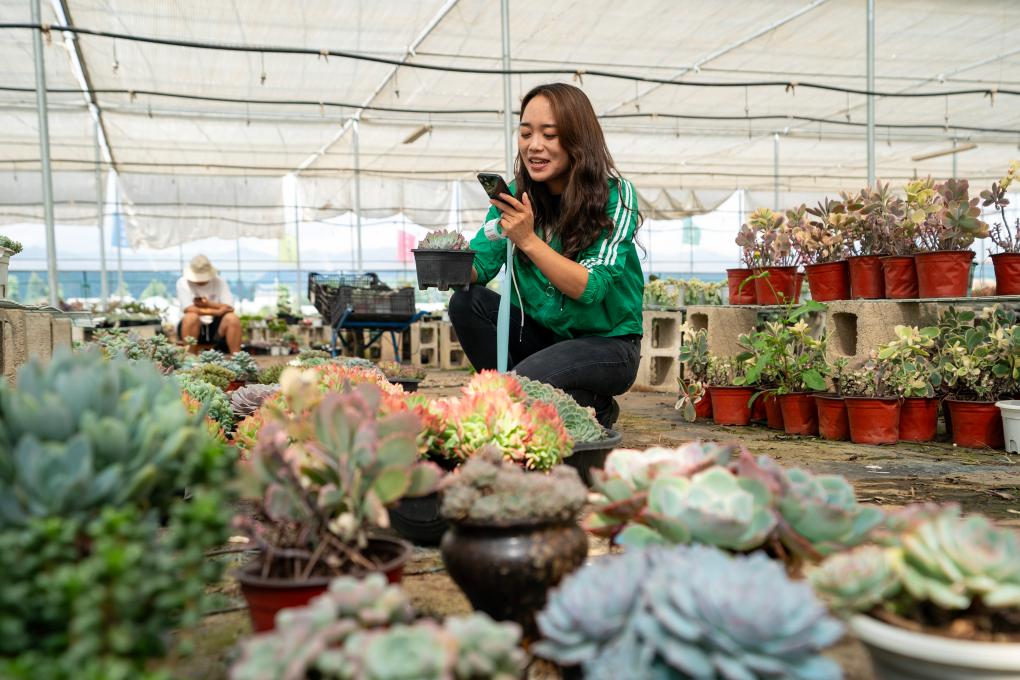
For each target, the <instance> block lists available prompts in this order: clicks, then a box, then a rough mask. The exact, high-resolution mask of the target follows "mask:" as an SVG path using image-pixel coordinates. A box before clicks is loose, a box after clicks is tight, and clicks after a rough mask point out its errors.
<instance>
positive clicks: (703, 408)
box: [694, 394, 712, 420]
mask: <svg viewBox="0 0 1020 680" xmlns="http://www.w3.org/2000/svg"><path fill="white" fill-rule="evenodd" d="M694 415H695V417H696V418H697V419H699V420H704V419H706V418H711V417H712V397H711V396H709V395H707V394H706V395H705V396H703V397H702V398H701V401H699V402H698V403H697V404H695V405H694Z"/></svg>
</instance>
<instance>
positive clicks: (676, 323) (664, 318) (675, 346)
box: [642, 311, 683, 354]
mask: <svg viewBox="0 0 1020 680" xmlns="http://www.w3.org/2000/svg"><path fill="white" fill-rule="evenodd" d="M682 323H683V322H682V320H681V318H680V312H652V311H646V312H644V319H643V322H642V327H643V337H642V345H646V346H647V347H648V349H652V350H667V351H670V352H672V353H673V354H676V353H677V352H679V351H680V325H681V324H682ZM642 349H643V348H642Z"/></svg>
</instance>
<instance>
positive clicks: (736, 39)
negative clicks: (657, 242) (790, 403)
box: [0, 0, 1020, 245]
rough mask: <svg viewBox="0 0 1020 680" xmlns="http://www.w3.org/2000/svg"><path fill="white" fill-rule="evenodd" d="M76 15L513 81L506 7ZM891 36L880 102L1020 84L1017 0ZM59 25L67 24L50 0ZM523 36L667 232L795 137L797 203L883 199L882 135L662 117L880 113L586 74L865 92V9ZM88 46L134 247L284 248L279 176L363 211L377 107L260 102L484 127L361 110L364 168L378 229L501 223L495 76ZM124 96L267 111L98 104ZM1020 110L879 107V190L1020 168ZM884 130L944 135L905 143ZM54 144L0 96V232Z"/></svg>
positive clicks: (987, 101)
mask: <svg viewBox="0 0 1020 680" xmlns="http://www.w3.org/2000/svg"><path fill="white" fill-rule="evenodd" d="M67 6H68V8H69V10H70V16H71V20H72V21H73V23H74V24H75V25H76V26H78V27H82V28H88V29H95V30H103V31H111V32H119V33H126V34H132V35H141V36H150V37H162V38H175V39H185V40H192V41H199V42H213V43H219V44H245V45H277V46H298V47H309V48H313V49H320V48H332V49H342V50H349V51H353V52H359V53H364V54H371V55H378V56H384V57H388V58H393V59H401V58H405V57H406V58H407V61H408V62H409V63H410V64H414V63H426V64H435V65H440V66H456V67H464V66H468V67H474V68H482V69H498V68H499V67H500V57H501V43H500V15H499V12H500V3H499V2H497V1H496V0H390V1H389V2H368V1H357V0H342V1H337V0H302V2H300V3H281V2H278V1H276V0H245V2H240V3H238V2H232V3H227V2H208V1H207V0H175V1H173V2H163V3H152V2H149V1H147V0H67ZM877 18H878V21H877V27H876V33H877V45H878V48H877V56H876V80H875V87H876V89H877V90H879V91H896V92H898V91H914V92H916V91H944V90H953V89H965V88H970V87H981V88H983V87H990V86H997V87H1000V88H1013V89H1020V82H1017V81H1020V3H1018V2H1006V1H1003V0H977V1H974V2H968V3H960V2H956V1H953V0H898V1H897V2H891V1H889V0H885V1H883V2H879V3H877ZM0 21H2V22H27V21H29V9H28V3H27V2H24V0H0ZM43 22H44V23H57V19H56V15H55V14H54V10H53V7H52V4H51V2H48V1H46V0H44V2H43ZM433 24H434V25H433ZM430 25H433V26H432V28H431V30H427V28H428V27H429V26H430ZM0 34H2V40H0V87H6V88H11V87H21V88H29V89H31V88H33V87H34V71H33V60H32V51H31V34H30V32H29V31H28V30H4V31H0ZM510 34H511V38H512V49H511V52H512V58H513V67H514V68H566V69H568V70H570V71H581V72H582V73H581V74H580V75H577V76H575V77H571V76H569V75H561V76H550V75H515V76H514V77H513V94H514V97H515V98H519V97H520V96H521V95H522V94H523V93H524V92H525V91H527V89H529V88H530V87H532V86H533V85H535V84H537V83H540V82H548V81H550V80H563V81H567V82H574V83H575V84H578V85H580V86H582V87H583V88H584V89H585V91H586V92H587V93H588V95H589V97H590V98H591V99H592V101H593V103H594V105H595V108H596V111H598V112H599V113H601V114H609V115H610V116H617V117H615V118H614V117H607V118H603V127H604V129H605V131H606V134H607V139H608V141H609V144H610V147H611V150H612V152H613V154H614V157H615V159H616V161H617V164H618V166H619V167H620V169H621V171H622V172H623V174H624V175H626V176H627V177H629V178H630V179H632V180H634V182H635V183H636V184H637V186H638V188H639V191H640V196H641V198H642V204H643V205H642V207H643V208H644V209H645V210H646V211H652V209H653V208H654V213H655V214H656V216H659V217H675V216H680V215H685V214H690V213H691V212H699V211H703V210H708V209H711V208H712V207H714V206H716V205H718V204H719V203H720V202H721V201H722V200H724V199H725V197H726V196H727V195H729V194H730V193H731V192H732V191H733V190H734V189H736V188H744V189H747V190H749V191H750V194H749V195H750V196H751V197H753V199H754V200H755V201H756V202H761V203H763V204H771V203H772V191H773V151H774V147H773V134H774V133H776V132H779V133H780V141H779V149H780V152H779V154H780V155H779V158H780V182H779V184H780V190H781V192H782V194H783V196H782V197H781V199H780V201H781V203H783V204H784V205H785V204H787V203H792V202H793V201H794V200H796V201H798V202H799V201H800V200H814V199H816V198H820V197H821V195H823V194H824V193H834V192H836V191H839V190H844V189H856V188H859V187H861V186H863V185H864V183H865V181H866V152H865V144H864V139H865V129H864V127H862V126H858V127H848V126H841V125H834V124H822V123H805V122H798V121H794V120H790V119H785V118H781V119H778V120H775V119H774V120H767V121H751V122H749V121H747V120H736V121H725V120H696V119H685V120H676V119H669V118H667V117H665V114H684V115H692V116H706V115H707V116H718V115H731V116H738V117H739V116H744V115H745V113H746V114H749V115H752V116H758V115H776V116H787V115H800V116H812V117H819V118H825V119H834V120H844V121H845V120H847V119H848V118H849V120H850V121H852V122H855V123H863V122H864V121H865V101H866V98H865V97H864V96H862V95H856V94H851V95H847V94H845V93H839V92H824V91H819V90H810V89H806V88H804V87H801V86H798V87H795V88H793V90H792V92H791V91H787V90H786V89H785V88H783V87H770V88H744V87H737V88H705V87H675V86H671V85H660V86H655V85H651V84H646V83H634V82H632V81H627V80H616V79H608V78H604V77H598V76H594V75H590V74H588V75H585V74H584V73H583V71H585V70H593V69H604V70H612V71H616V72H625V73H630V74H637V75H644V76H654V77H659V78H662V77H668V78H675V79H680V80H682V81H684V82H690V83H698V82H708V81H712V82H720V81H730V82H733V81H740V82H743V81H754V80H790V81H796V82H798V83H804V82H807V81H811V82H823V83H827V84H832V85H839V86H845V87H853V88H864V86H865V78H864V71H865V47H866V46H865V16H864V3H863V2H861V1H859V0H828V1H826V0H772V1H771V2H754V3H748V2H737V1H736V0H728V1H727V2H713V3H709V2H699V1H697V0H658V1H657V0H636V1H633V2H626V3H625V2H619V1H618V0H614V1H610V0H584V1H583V2H582V1H580V0H513V1H512V2H511V27H510ZM422 35H424V38H423V39H422V40H421V42H420V44H417V46H416V47H415V51H414V54H413V55H408V48H409V46H411V45H412V44H413V43H414V42H415V41H416V39H418V38H419V37H421V36H422ZM52 38H53V39H52V42H50V43H48V46H47V49H46V71H47V86H48V88H49V89H51V90H53V89H70V90H75V89H76V88H77V81H76V79H75V77H74V75H73V71H72V68H71V60H70V58H69V57H70V55H69V53H68V51H67V49H66V48H65V47H64V43H63V40H61V39H60V36H59V35H57V34H53V36H52ZM79 44H80V47H81V51H82V53H83V56H84V62H85V65H86V68H87V69H88V71H89V75H90V77H91V80H92V84H93V86H94V87H95V88H96V89H97V90H98V91H99V94H98V95H97V99H98V103H99V107H100V109H101V110H102V118H103V121H104V125H105V129H106V132H107V134H108V141H109V146H110V148H111V150H112V154H113V159H114V162H115V167H116V169H117V171H118V173H119V176H120V179H121V186H122V191H123V197H124V201H125V203H127V204H128V205H130V206H131V208H132V220H131V224H132V240H133V241H135V242H136V243H138V242H145V243H147V244H149V245H157V244H158V245H172V244H173V243H176V242H180V241H182V240H188V239H189V238H197V237H198V236H199V235H206V236H208V235H221V236H225V237H233V236H236V235H247V236H265V237H276V236H278V235H280V234H281V233H282V230H283V225H284V224H285V223H286V222H287V221H288V219H290V217H289V216H288V214H289V212H288V211H290V210H292V209H293V208H292V207H289V206H288V203H293V199H288V198H287V197H285V196H284V194H283V191H282V190H281V189H280V184H279V182H278V180H279V178H280V177H282V176H283V175H284V174H286V173H288V172H291V171H293V170H294V169H296V168H298V167H299V166H301V167H303V170H302V172H301V173H300V175H299V182H298V186H299V192H300V196H299V199H298V203H299V204H300V205H299V207H300V214H301V216H302V217H303V219H306V220H318V219H325V218H327V217H330V216H334V215H337V214H340V213H343V212H346V211H349V210H351V209H353V206H354V196H353V190H352V186H351V185H352V182H351V179H350V178H351V176H352V172H353V166H354V160H353V149H352V138H353V135H352V132H351V130H350V129H349V127H350V126H347V127H345V125H344V123H345V121H346V120H347V119H348V118H349V116H350V115H352V114H353V113H354V112H355V111H356V110H357V109H355V108H337V107H330V106H317V105H315V106H303V105H297V104H278V103H277V104H273V105H264V104H259V103H257V102H256V101H255V100H259V99H271V100H306V101H310V102H345V103H350V104H354V105H357V104H363V103H366V102H368V103H371V105H373V106H376V107H392V108H396V109H407V108H417V109H447V110H449V109H471V110H481V111H483V112H474V113H457V114H438V113H432V114H427V113H407V112H381V111H371V110H366V111H364V112H363V114H362V116H361V125H360V167H361V170H362V182H361V185H362V194H361V206H362V210H363V213H364V214H365V215H366V216H381V215H384V214H387V213H389V214H392V213H394V212H396V211H398V210H400V209H403V210H404V211H405V212H406V213H407V214H408V215H409V216H411V217H412V219H414V220H415V221H418V222H419V223H421V224H445V223H446V218H447V213H446V212H445V211H446V210H447V209H448V206H449V205H450V201H451V200H452V198H453V196H454V195H457V196H459V198H460V200H459V203H458V208H459V210H460V216H461V218H462V220H463V221H464V222H465V224H467V223H470V222H472V221H474V220H476V219H477V216H478V215H479V214H480V211H481V210H483V209H484V208H485V207H486V204H485V201H484V197H483V196H482V194H481V192H480V191H479V190H478V188H477V187H476V186H475V184H474V181H473V176H474V174H475V173H476V172H478V171H481V170H491V171H503V170H504V169H505V162H504V159H503V123H502V118H501V114H500V113H498V111H499V110H500V109H501V108H502V84H501V76H500V75H498V74H489V73H486V74H465V73H451V72H444V71H432V70H421V69H415V68H410V67H409V66H403V67H401V68H399V69H397V70H396V73H395V74H394V68H393V67H392V66H391V65H389V64H377V63H369V62H365V61H355V60H351V59H346V58H341V57H328V58H325V57H322V56H318V55H314V54H313V55H283V54H266V53H242V52H226V51H212V50H204V49H193V48H184V47H177V46H167V45H154V44H147V43H141V42H132V41H128V40H123V39H120V40H113V39H110V38H105V37H95V36H87V35H82V36H79ZM695 65H697V66H698V68H696V69H695V68H692V67H693V66H695ZM263 75H264V76H265V79H264V82H263ZM110 89H112V90H131V91H136V92H137V91H140V90H148V91H160V92H166V93H179V94H187V95H200V96H214V97H226V98H236V99H242V100H245V101H246V102H248V103H232V102H212V101H194V100H186V99H175V98H168V97H155V96H149V95H144V94H138V95H136V96H131V95H128V94H115V93H103V92H102V91H103V90H110ZM49 103H50V116H49V121H50V135H51V155H52V158H53V167H54V171H55V175H54V189H55V194H56V201H57V219H58V221H66V222H71V223H73V222H74V220H76V219H77V220H83V219H85V216H86V215H87V214H88V210H86V209H85V208H84V207H83V206H82V205H81V202H82V201H88V200H89V197H90V196H91V197H94V196H95V194H96V190H95V186H94V182H95V179H94V177H95V175H94V174H93V173H92V172H90V171H91V170H92V164H93V162H94V154H95V149H94V137H93V134H94V132H93V123H92V120H91V118H90V116H89V114H88V112H87V110H86V106H85V99H84V97H83V95H82V94H81V93H80V92H74V91H73V92H69V93H52V92H51V94H50V95H49ZM1018 104H1020V97H1011V96H1006V95H999V96H998V97H995V98H990V97H987V96H982V95H980V94H975V95H968V96H963V97H951V98H946V97H935V98H913V99H898V98H897V99H879V100H878V101H877V103H876V118H877V121H878V123H879V128H878V132H877V143H876V163H877V168H878V176H879V178H880V179H886V180H891V181H893V182H895V183H897V184H898V183H900V182H902V180H904V179H906V178H908V177H910V176H912V175H913V174H914V173H915V172H916V173H917V174H919V175H925V174H933V175H936V176H946V175H948V174H949V171H950V168H951V163H952V161H951V158H950V157H949V156H944V157H941V158H936V159H932V160H928V161H921V162H914V161H911V160H910V158H911V156H914V155H917V154H922V153H926V152H932V151H938V150H942V149H945V148H947V147H949V146H950V139H951V138H953V137H957V138H958V139H959V140H960V142H962V143H966V142H974V143H977V144H978V148H977V149H974V150H971V151H967V152H964V153H961V154H959V156H958V163H959V166H958V167H959V170H958V174H959V175H960V176H964V177H971V178H972V179H974V180H977V181H978V182H979V183H984V181H987V180H991V179H992V178H996V177H998V176H1000V175H1001V174H1002V173H1003V171H1004V169H1005V167H1006V163H1007V162H1008V160H1009V159H1010V158H1011V157H1017V156H1018V155H1020V152H1018V150H1017V149H1018V145H1020V105H1018ZM650 114H661V115H658V116H652V115H650ZM947 121H948V124H949V126H972V127H974V126H976V127H982V128H993V129H1000V130H1007V131H1009V132H965V131H960V130H956V129H954V128H952V127H950V128H948V129H945V128H944V126H945V125H946V124H947ZM883 124H925V125H930V126H932V127H931V128H926V129H922V130H916V129H909V130H908V129H888V128H883V127H882V125H883ZM423 125H428V126H431V128H432V129H431V132H429V133H428V134H425V135H424V136H422V137H421V138H420V139H418V140H417V141H415V142H413V143H410V144H403V143H402V142H403V140H404V139H406V138H407V137H408V136H409V135H410V134H411V133H413V132H414V131H415V130H417V129H419V128H420V127H421V126H423ZM36 128H37V119H36V112H35V96H34V92H31V91H28V92H11V91H0V199H2V201H3V204H4V206H6V207H4V208H3V209H2V212H3V213H5V214H3V215H2V216H0V223H3V222H11V221H24V219H23V217H13V216H12V215H18V216H23V215H24V214H26V212H27V213H31V214H37V215H41V207H40V206H39V193H40V192H39V191H32V190H30V189H25V188H24V187H22V186H17V185H16V184H18V185H21V184H22V183H24V184H25V185H27V182H26V180H27V179H28V178H30V177H32V176H33V174H32V173H33V172H35V171H37V170H38V167H39V164H38V136H37V129H36ZM309 159H312V160H311V162H309ZM104 167H105V166H104ZM15 174H16V175H17V177H18V182H17V183H15V182H14V180H13V179H12V177H13V176H14V175H15ZM90 178H91V182H92V184H91V185H90V184H89V182H90ZM451 180H462V181H463V183H462V184H461V188H460V189H457V190H455V189H454V188H453V186H452V184H451ZM274 182H276V183H275V184H274ZM11 197H13V198H14V199H15V200H10V199H11ZM93 200H94V199H93ZM33 203H34V205H35V208H34V209H33V207H32V205H33ZM748 207H753V206H748ZM33 210H34V212H33ZM83 211H84V212H83ZM8 213H9V214H8ZM91 214H92V215H95V208H94V206H93V207H92V209H91Z"/></svg>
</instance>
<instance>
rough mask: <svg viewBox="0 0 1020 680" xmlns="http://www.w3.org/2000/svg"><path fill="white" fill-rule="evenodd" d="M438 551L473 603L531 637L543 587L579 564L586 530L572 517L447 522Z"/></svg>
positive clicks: (542, 603) (584, 554) (535, 630)
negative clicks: (552, 520) (570, 519)
mask: <svg viewBox="0 0 1020 680" xmlns="http://www.w3.org/2000/svg"><path fill="white" fill-rule="evenodd" d="M440 551H441V553H442V556H443V564H444V565H445V566H446V571H447V572H448V573H449V574H450V578H452V579H453V580H454V582H455V583H456V584H457V585H458V586H459V587H460V589H461V590H462V591H464V594H465V595H466V596H467V598H468V600H470V601H471V606H472V607H474V608H475V609H477V610H479V611H483V612H485V613H486V614H488V615H489V616H491V617H492V618H494V619H496V620H497V621H514V622H516V623H518V624H520V626H521V627H522V628H523V629H524V633H525V636H526V637H528V638H531V639H534V638H535V637H537V634H538V628H537V626H536V624H535V614H536V613H538V612H539V611H540V610H541V609H542V607H544V606H545V599H546V592H547V591H548V590H549V588H551V587H553V586H555V585H556V584H558V583H559V582H560V581H561V580H562V579H563V577H564V576H566V575H567V574H569V573H571V572H572V571H574V570H575V569H577V568H578V567H580V566H581V565H582V564H584V560H585V557H587V555H588V535H587V534H586V533H585V532H584V530H583V529H581V527H579V526H578V525H577V523H576V522H569V523H563V522H561V523H548V522H531V523H528V522H518V523H508V524H501V523H496V522H492V523H475V522H451V524H450V529H449V530H448V531H447V532H446V534H445V535H444V536H443V541H442V543H441V544H440Z"/></svg>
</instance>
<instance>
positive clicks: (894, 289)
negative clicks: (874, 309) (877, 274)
mask: <svg viewBox="0 0 1020 680" xmlns="http://www.w3.org/2000/svg"><path fill="white" fill-rule="evenodd" d="M879 259H880V260H881V261H882V277H883V279H884V280H885V296H886V297H887V298H889V299H891V300H914V299H916V298H917V297H918V295H919V291H918V289H917V269H916V267H914V258H913V257H911V256H910V255H894V256H890V257H883V258H879Z"/></svg>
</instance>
